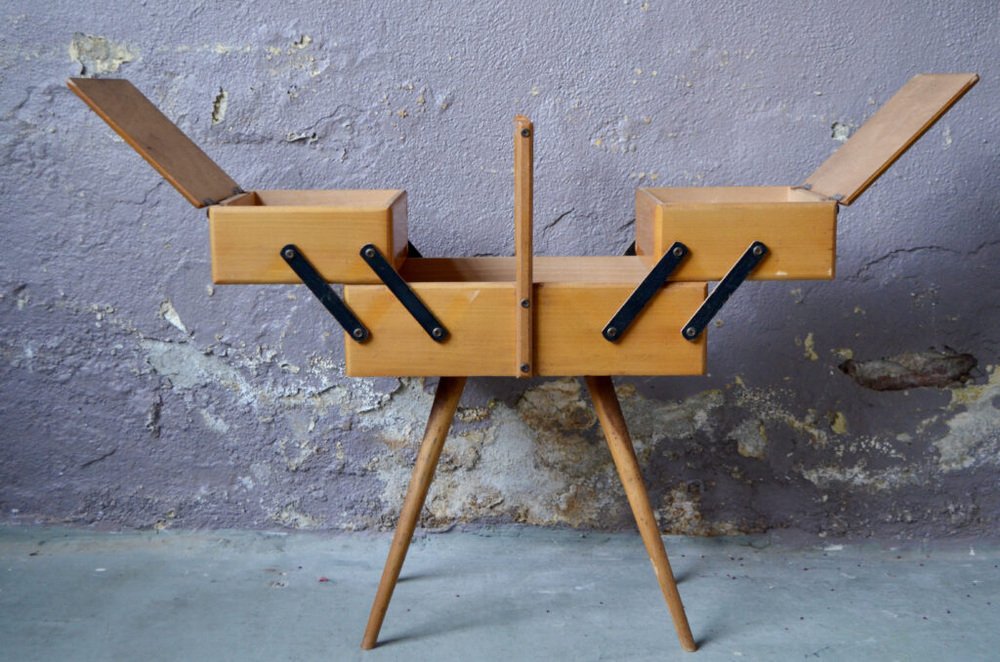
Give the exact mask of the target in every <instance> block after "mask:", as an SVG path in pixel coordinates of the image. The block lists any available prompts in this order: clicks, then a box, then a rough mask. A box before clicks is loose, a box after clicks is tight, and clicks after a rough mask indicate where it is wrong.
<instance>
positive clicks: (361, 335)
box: [351, 327, 365, 339]
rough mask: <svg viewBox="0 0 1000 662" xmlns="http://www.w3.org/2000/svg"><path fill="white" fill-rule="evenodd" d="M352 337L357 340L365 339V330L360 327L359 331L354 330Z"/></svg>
mask: <svg viewBox="0 0 1000 662" xmlns="http://www.w3.org/2000/svg"><path fill="white" fill-rule="evenodd" d="M351 335H352V336H354V337H355V338H359V339H360V338H364V337H365V330H364V329H362V328H361V327H358V328H357V329H354V331H352V332H351Z"/></svg>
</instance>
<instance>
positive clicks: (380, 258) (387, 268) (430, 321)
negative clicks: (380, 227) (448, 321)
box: [361, 244, 448, 342]
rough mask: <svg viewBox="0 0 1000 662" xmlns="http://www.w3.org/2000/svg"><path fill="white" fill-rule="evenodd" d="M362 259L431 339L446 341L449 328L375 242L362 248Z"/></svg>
mask: <svg viewBox="0 0 1000 662" xmlns="http://www.w3.org/2000/svg"><path fill="white" fill-rule="evenodd" d="M361 259H362V260H364V261H365V262H366V263H367V264H368V266H369V267H371V270H372V271H374V272H375V275H376V276H378V277H379V278H380V279H381V280H382V282H383V283H385V286H386V287H388V288H389V291H390V292H392V294H393V296H395V297H396V298H397V299H398V300H399V302H400V303H401V304H403V307H404V308H406V310H407V311H409V313H410V315H412V316H413V319H415V320H416V321H417V323H418V324H420V326H421V327H423V329H424V331H426V332H427V335H428V336H430V337H431V340H433V341H435V342H444V341H445V340H446V339H447V338H448V329H446V328H445V326H444V324H442V323H441V322H440V321H438V318H436V317H435V316H434V313H432V312H431V311H430V309H428V308H427V306H425V305H424V302H423V301H421V300H420V297H418V296H417V293H416V292H414V291H413V289H412V288H411V287H410V286H409V285H407V284H406V281H405V280H403V277H402V276H400V275H399V272H397V271H396V270H395V269H393V268H392V265H391V264H389V261H388V260H386V259H385V256H384V255H382V252H381V251H380V250H379V249H378V247H377V246H375V245H374V244H365V245H364V246H362V248H361Z"/></svg>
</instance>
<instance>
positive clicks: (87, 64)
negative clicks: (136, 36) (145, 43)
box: [69, 32, 139, 78]
mask: <svg viewBox="0 0 1000 662" xmlns="http://www.w3.org/2000/svg"><path fill="white" fill-rule="evenodd" d="M69 58H70V60H72V61H73V62H76V63H77V64H79V65H80V70H79V71H78V72H77V74H78V75H80V76H86V77H88V78H92V77H93V76H95V75H97V74H109V73H114V72H116V71H118V69H119V68H121V66H122V65H123V64H125V63H126V62H132V61H133V60H136V59H138V58H139V52H138V51H137V50H135V49H134V48H132V47H130V46H128V45H126V44H122V43H117V42H114V41H111V40H109V39H107V38H106V37H97V36H94V35H89V34H83V33H81V32H77V33H75V34H74V35H73V40H72V41H71V42H70V43H69Z"/></svg>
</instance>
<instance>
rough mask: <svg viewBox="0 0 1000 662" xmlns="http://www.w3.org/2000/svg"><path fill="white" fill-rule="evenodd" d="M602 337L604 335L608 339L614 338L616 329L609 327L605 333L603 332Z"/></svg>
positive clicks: (616, 333) (616, 332)
mask: <svg viewBox="0 0 1000 662" xmlns="http://www.w3.org/2000/svg"><path fill="white" fill-rule="evenodd" d="M604 335H606V336H607V337H608V338H614V337H615V336H617V335H618V329H616V328H615V327H613V326H609V327H608V329H607V331H605V332H604Z"/></svg>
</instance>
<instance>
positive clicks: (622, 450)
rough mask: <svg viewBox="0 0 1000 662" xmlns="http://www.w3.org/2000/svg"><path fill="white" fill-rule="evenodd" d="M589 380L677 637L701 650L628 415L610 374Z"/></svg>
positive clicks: (689, 647) (688, 648)
mask: <svg viewBox="0 0 1000 662" xmlns="http://www.w3.org/2000/svg"><path fill="white" fill-rule="evenodd" d="M586 380H587V388H588V389H589V390H590V397H591V399H592V400H593V401H594V409H596V410H597V418H598V419H600V421H601V427H602V428H603V429H604V437H605V439H607V441H608V448H609V449H610V450H611V457H612V458H613V459H614V461H615V467H617V469H618V477H619V478H621V481H622V486H623V487H624V488H625V494H626V495H627V496H628V502H629V505H630V506H632V513H633V514H634V515H635V523H636V524H637V525H638V526H639V533H640V534H641V535H642V542H643V543H644V544H645V545H646V552H647V553H648V554H649V560H650V561H652V562H653V571H654V572H655V573H656V579H657V580H658V581H659V582H660V589H661V590H662V591H663V597H664V598H666V600H667V606H668V607H669V608H670V616H671V617H672V618H673V619H674V628H675V629H676V630H677V638H678V639H680V642H681V647H683V648H684V650H686V651H695V650H698V646H697V645H696V644H695V643H694V637H692V636H691V627H690V626H689V625H688V621H687V614H685V613H684V604H683V603H682V602H681V595H680V593H678V592H677V582H675V581H674V573H673V571H672V570H671V569H670V560H669V559H667V551H666V550H665V549H664V548H663V539H662V538H660V530H659V528H657V526H656V518H655V517H654V516H653V507H652V506H651V505H650V504H649V495H648V494H647V493H646V484H645V483H644V482H643V480H642V473H641V472H640V471H639V461H638V460H637V459H636V457H635V449H634V448H633V447H632V438H631V437H630V436H629V433H628V427H627V426H626V425H625V417H624V416H622V409H621V406H620V405H619V404H618V396H617V395H615V387H614V384H613V383H612V382H611V378H610V377H587V378H586Z"/></svg>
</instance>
